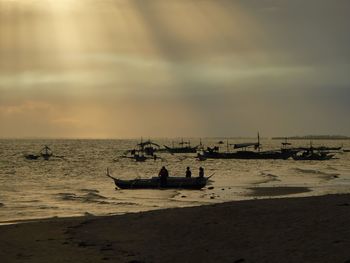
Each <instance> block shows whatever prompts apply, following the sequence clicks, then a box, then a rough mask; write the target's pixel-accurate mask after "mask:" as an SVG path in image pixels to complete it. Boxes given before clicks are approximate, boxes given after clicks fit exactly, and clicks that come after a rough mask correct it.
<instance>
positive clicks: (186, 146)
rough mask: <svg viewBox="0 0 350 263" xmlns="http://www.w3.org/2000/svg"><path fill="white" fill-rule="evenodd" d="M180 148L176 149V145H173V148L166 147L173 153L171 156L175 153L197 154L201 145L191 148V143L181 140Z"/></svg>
mask: <svg viewBox="0 0 350 263" xmlns="http://www.w3.org/2000/svg"><path fill="white" fill-rule="evenodd" d="M179 145H180V146H179V147H174V143H173V145H172V147H170V146H167V145H164V147H165V149H166V150H167V151H168V152H169V153H171V154H175V153H196V152H197V150H198V148H199V147H200V145H197V146H194V147H192V146H191V142H190V141H187V142H185V141H184V140H181V142H179Z"/></svg>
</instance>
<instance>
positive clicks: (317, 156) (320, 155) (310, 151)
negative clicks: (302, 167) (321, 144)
mask: <svg viewBox="0 0 350 263" xmlns="http://www.w3.org/2000/svg"><path fill="white" fill-rule="evenodd" d="M300 150H301V151H302V153H301V154H294V155H293V159H294V160H296V161H312V160H314V161H325V160H330V159H332V158H333V157H334V155H335V154H332V153H330V152H329V151H322V150H318V149H317V148H313V147H310V148H300Z"/></svg>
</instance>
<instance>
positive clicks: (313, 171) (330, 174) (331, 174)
mask: <svg viewBox="0 0 350 263" xmlns="http://www.w3.org/2000/svg"><path fill="white" fill-rule="evenodd" d="M294 170H295V171H297V172H299V173H305V174H317V175H327V176H337V175H339V174H338V173H327V172H322V171H319V170H312V169H302V168H294Z"/></svg>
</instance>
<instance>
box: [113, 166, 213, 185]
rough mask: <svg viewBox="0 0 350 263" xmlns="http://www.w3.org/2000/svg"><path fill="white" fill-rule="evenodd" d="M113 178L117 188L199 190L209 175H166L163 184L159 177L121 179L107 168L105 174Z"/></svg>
mask: <svg viewBox="0 0 350 263" xmlns="http://www.w3.org/2000/svg"><path fill="white" fill-rule="evenodd" d="M106 175H107V176H108V177H109V178H111V179H113V180H114V183H115V185H116V186H117V188H120V189H173V188H176V189H192V190H199V189H202V188H203V187H205V186H206V184H207V183H208V180H209V178H210V177H202V178H201V177H190V178H186V177H168V178H167V181H166V183H165V184H163V185H162V184H161V182H160V178H159V177H152V178H150V179H133V180H122V179H118V178H114V177H112V176H111V175H110V174H109V171H108V170H107V174H106Z"/></svg>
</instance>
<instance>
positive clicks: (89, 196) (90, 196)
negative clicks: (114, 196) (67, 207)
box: [57, 192, 108, 204]
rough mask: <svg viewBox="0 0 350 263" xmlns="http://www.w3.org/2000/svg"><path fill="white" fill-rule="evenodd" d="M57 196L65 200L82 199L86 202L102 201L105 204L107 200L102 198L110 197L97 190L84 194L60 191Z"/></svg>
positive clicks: (81, 200)
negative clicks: (100, 193) (98, 192)
mask: <svg viewBox="0 0 350 263" xmlns="http://www.w3.org/2000/svg"><path fill="white" fill-rule="evenodd" d="M57 196H58V197H59V198H60V199H61V200H64V201H80V202H84V203H100V204H104V203H105V202H103V201H101V199H103V200H105V199H108V198H107V197H105V196H102V195H99V194H97V193H96V192H88V193H86V194H84V195H77V194H74V193H58V194H57Z"/></svg>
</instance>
